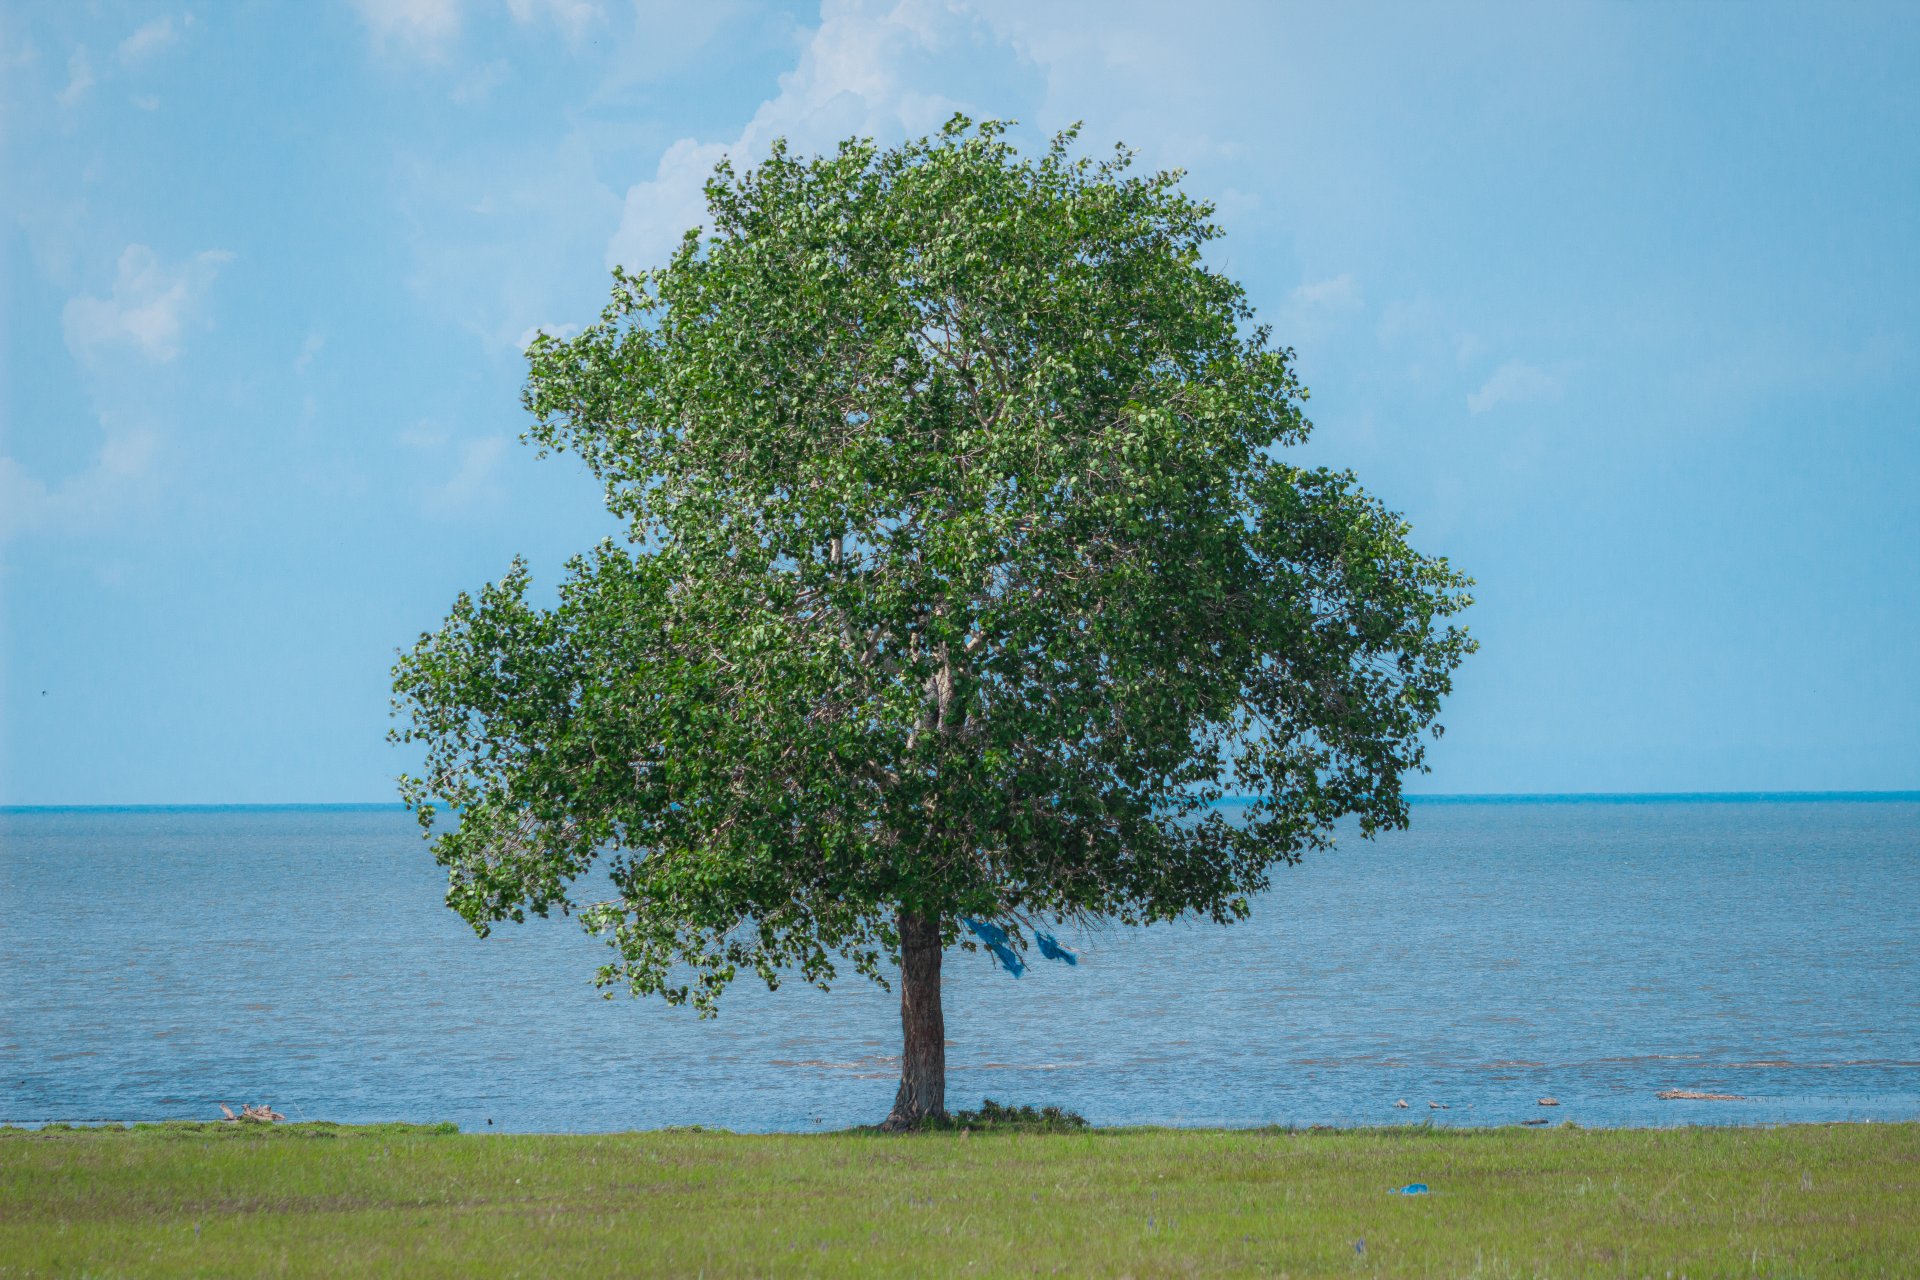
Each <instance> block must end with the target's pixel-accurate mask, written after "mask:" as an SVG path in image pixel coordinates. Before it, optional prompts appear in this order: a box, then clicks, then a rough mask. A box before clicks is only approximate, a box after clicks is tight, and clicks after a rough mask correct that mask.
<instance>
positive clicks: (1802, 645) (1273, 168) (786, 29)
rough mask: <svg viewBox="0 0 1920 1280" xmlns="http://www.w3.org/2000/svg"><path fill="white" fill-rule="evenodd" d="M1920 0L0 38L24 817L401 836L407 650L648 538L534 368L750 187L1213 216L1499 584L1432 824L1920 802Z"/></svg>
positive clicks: (11, 620) (550, 0)
mask: <svg viewBox="0 0 1920 1280" xmlns="http://www.w3.org/2000/svg"><path fill="white" fill-rule="evenodd" d="M1916 66H1920V6H1915V5H1912V4H1890V5H1884V6H1876V5H1870V4H1844V3H1843V4H1825V5H1808V4H1796V5H1768V4H1763V3H1749V4H1739V5H1734V4H1694V5H1651V4H1608V5H1586V4H1579V3H1565V4H1555V5H1533V4H1516V5H1502V6H1486V7H1480V6H1473V5H1447V6H1437V5H1424V4H1407V5H1383V6H1381V5H1376V6H1369V5H1324V4H1317V3H1316V4H1297V5H1296V4H1278V3H1249V4H1244V5H1236V4H1211V5H1210V4H1196V5H1188V4H1182V5H1171V4H1128V3H1115V0H1086V2H1084V3H1082V2H1076V0H1069V2H1066V3H1052V4H1046V5H1036V4H1033V3H1031V2H1030V0H978V3H975V2H973V0H954V2H952V3H947V2H944V0H885V2H882V3H873V4H864V3H845V2H842V0H828V2H827V3H824V4H819V5H816V4H806V3H794V4H785V5H778V4H759V3H749V2H746V0H717V2H708V3H702V4H699V5H685V4H677V3H657V4H656V3H645V2H643V3H639V4H633V3H629V2H627V0H505V2H504V3H496V2H494V0H384V2H382V0H354V2H351V3H348V2H345V0H338V2H321V0H316V3H312V4H299V5H281V4H267V3H247V2H242V0H235V2H233V3H219V4H204V3H203V4H199V5H189V6H186V7H179V6H177V5H168V4H147V3H124V4H123V3H116V2H112V0H98V2H94V3H86V4H61V3H51V2H47V3H25V4H16V5H9V6H7V7H6V9H5V10H4V11H0V86H3V87H0V203H3V204H4V210H5V221H4V243H3V244H0V804H94V803H100V804H105V803H119V804H132V803H276V802H333V801H383V800H391V799H393V798H394V788H393V781H392V779H393V776H394V775H395V774H396V773H398V772H400V771H401V770H402V769H404V768H406V767H407V766H408V765H409V763H410V759H409V757H407V755H406V754H405V752H404V751H403V750H402V749H400V748H396V747H393V746H391V745H389V744H388V743H387V742H386V740H385V733H386V730H387V728H388V725H389V723H390V720H389V706H388V702H389V697H390V690H389V684H390V678H389V674H388V673H389V669H390V667H391V665H392V663H393V660H394V657H395V653H396V650H397V649H398V648H400V647H403V646H407V645H410V644H411V643H412V641H413V639H414V638H415V637H416V636H417V635H418V634H419V633H420V632H421V631H422V630H424V629H427V628H429V627H432V626H434V625H436V624H437V622H438V620H439V619H440V618H441V617H442V616H443V615H444V613H445V611H446V609H447V606H448V605H449V604H450V603H451V601H452V599H453V597H454V596H455V594H457V593H458V592H459V591H461V590H463V589H468V588H474V587H477V586H479V585H480V584H482V583H484V582H487V581H491V580H493V579H496V578H498V577H499V576H500V575H501V574H502V573H503V572H504V571H505V570H506V568H507V566H508V564H509V562H510V560H511V558H512V557H513V556H514V555H516V554H523V555H525V556H527V557H528V558H529V560H530V561H531V562H532V564H533V566H534V570H535V573H536V575H537V577H538V579H539V580H542V581H546V582H549V583H550V582H552V581H553V580H554V579H555V578H556V577H557V576H558V573H559V569H560V566H561V564H562V562H563V561H564V559H565V558H566V557H567V556H568V555H570V554H572V553H573V552H575V551H578V550H582V549H584V548H586V547H587V546H589V545H591V544H592V543H593V542H594V541H596V540H598V539H599V538H600V537H602V536H603V535H605V534H608V533H610V532H613V531H614V525H613V524H612V522H611V520H610V518H609V517H608V516H607V515H606V513H605V511H604V508H603V507H602V505H601V502H600V495H599V492H598V490H597V488H596V486H595V485H594V484H593V483H592V482H591V480H590V479H589V478H588V477H587V476H586V475H585V473H584V472H583V471H582V470H581V469H580V467H579V465H578V463H577V462H576V461H575V460H573V459H570V458H549V459H545V460H541V459H539V458H537V457H536V456H535V453H534V451H533V450H532V449H531V448H529V447H527V446H525V445H523V444H521V443H520V442H519V440H518V436H519V433H520V431H521V430H522V429H523V427H524V426H525V416H524V412H523V410H522V409H521V408H520V405H519V389H520V386H521V383H522V381H523V377H524V360H523V357H522V355H521V348H522V347H523V345H524V343H525V342H526V341H527V340H528V339H529V338H530V336H531V335H532V334H533V333H534V332H536V331H538V330H539V329H542V328H544V329H547V330H549V331H551V332H555V333H561V334H564V333H568V332H571V331H572V330H573V329H575V328H577V327H578V326H580V325H582V324H583V323H587V322H590V321H591V320H592V319H594V318H595V317H596V316H597V314H598V312H599V309H600V307H601V305H602V304H603V302H604V300H605V299H606V296H607V291H608V287H609V283H610V278H609V270H610V268H611V267H612V266H613V265H614V264H616V263H621V264H626V265H629V266H634V267H643V266H647V265H651V264H653V263H656V262H658V261H660V260H661V259H662V257H663V255H664V252H665V250H666V247H667V246H668V245H670V244H671V243H673V242H674V241H676V240H677V239H678V237H679V234H680V233H681V231H683V230H684V229H685V228H686V227H687V226H690V225H693V224H695V223H697V222H699V221H701V218H702V207H701V202H700V197H699V186H700V182H701V179H702V177H703V176H704V174H705V173H706V172H707V171H708V170H709V169H710V168H711V167H712V165H713V164H714V162H715V161H716V160H718V159H720V158H722V157H731V158H733V159H734V160H735V161H736V162H740V163H751V162H752V161H753V160H754V159H755V158H757V157H759V156H762V155H764V154H765V152H766V149H767V146H768V144H769V143H770V142H771V141H772V140H773V139H774V138H776V137H782V136H784V137H786V138H787V139H789V141H790V143H791V144H792V145H793V146H794V147H795V148H796V149H799V150H803V151H811V150H819V149H825V148H828V147H831V146H832V145H833V144H834V143H835V142H837V141H838V140H839V139H841V138H843V137H847V136H851V135H855V134H859V135H865V136H871V137H874V138H877V139H879V140H881V141H882V142H894V141H898V140H900V139H902V138H905V137H909V136H918V135H920V134H923V133H925V132H927V131H929V130H932V129H934V128H937V127H938V125H939V124H940V123H941V122H942V121H943V120H944V119H946V118H947V117H948V116H949V115H951V114H952V113H953V112H954V111H956V110H961V111H965V112H967V113H968V114H970V115H972V116H974V117H976V118H983V117H997V118H1002V119H1012V120H1016V121H1018V122H1019V123H1018V125H1017V126H1016V127H1015V129H1014V133H1013V136H1014V137H1015V139H1016V140H1017V141H1019V142H1020V143H1021V144H1022V145H1023V146H1026V147H1035V146H1038V145H1040V144H1041V143H1043V142H1044V140H1045V139H1046V138H1048V137H1049V136H1051V135H1052V134H1053V133H1054V132H1055V131H1057V130H1059V129H1061V128H1063V127H1065V126H1067V125H1069V124H1071V123H1073V122H1075V121H1080V122H1083V134H1082V136H1083V139H1084V141H1085V145H1086V147H1087V148H1088V149H1089V150H1090V151H1093V152H1104V151H1106V150H1107V149H1108V148H1110V147H1111V146H1112V145H1113V144H1114V143H1115V142H1125V143H1127V144H1129V145H1131V146H1133V147H1135V148H1137V150H1138V151H1139V154H1140V163H1141V164H1143V165H1147V166H1151V167H1154V168H1172V167H1178V168H1181V169H1184V170H1185V171H1186V174H1187V177H1186V179H1185V184H1186V188H1187V190H1189V191H1190V192H1192V193H1193V194H1195V195H1197V196H1201V197H1204V198H1206V199H1209V200H1211V201H1213V202H1214V203H1215V204H1216V205H1217V207H1218V220H1219V222H1220V223H1221V225H1222V226H1223V227H1224V228H1225V230H1226V233H1227V234H1226V236H1225V237H1224V238H1223V239H1222V240H1220V241H1218V242H1216V244H1215V245H1214V247H1213V248H1214V252H1213V255H1212V259H1211V261H1212V263H1213V265H1215V266H1217V267H1219V268H1220V269H1222V270H1224V271H1227V272H1228V273H1229V274H1232V275H1234V276H1235V277H1236V278H1238V279H1239V280H1240V281H1242V283H1244V285H1245V286H1246V287H1247V289H1248V291H1249V294H1250V297H1251V300H1252V302H1253V304H1254V305H1255V307H1256V308H1257V309H1258V311H1259V312H1260V314H1261V315H1262V317H1263V318H1265V319H1266V320H1268V321H1270V322H1271V323H1272V325H1273V326H1274V328H1275V330H1276V334H1277V337H1278V338H1279V340H1281V341H1283V342H1285V343H1287V344H1288V345H1291V346H1293V347H1294V348H1295V349H1296V350H1297V352H1298V365H1299V369H1300V371H1301V374H1302V377H1303V378H1304V380H1305V381H1306V383H1307V384H1308V385H1309V386H1310V387H1311V389H1312V400H1311V402H1310V406H1309V410H1310V414H1311V416H1312V418H1313V420H1314V422H1315V424H1316V431H1315V435H1314V438H1313V440H1312V441H1311V442H1310V443H1309V444H1308V445H1306V446H1305V447H1303V448H1302V449H1301V450H1300V451H1299V452H1300V456H1301V458H1302V459H1303V460H1304V461H1308V462H1311V463H1314V464H1326V465H1334V466H1340V467H1349V468H1351V469H1353V470H1354V471H1355V472H1357V473H1358V475H1359V476H1360V478H1361V480H1362V482H1363V483H1364V484H1365V485H1366V486H1367V487H1368V488H1369V489H1371V490H1372V491H1373V492H1374V493H1376V494H1377V495H1379V496H1380V497H1381V498H1382V499H1383V500H1384V501H1385V502H1386V503H1388V504H1389V505H1390V506H1392V507H1393V508H1395V509H1396V510H1399V511H1401V512H1403V513H1404V514H1405V515H1406V516H1407V518H1408V519H1409V520H1410V521H1411V522H1412V524H1413V529H1414V535H1413V540H1414V542H1415V545H1416V546H1418V547H1420V548H1421V549H1422V550H1425V551H1429V552H1434V553H1439V554H1444V555H1446V556H1447V557H1449V558H1450V559H1451V560H1452V562H1453V563H1454V564H1456V565H1457V566H1458V567H1460V568H1461V569H1463V570H1464V571H1465V572H1467V573H1469V574H1471V575H1472V576H1473V577H1474V578H1475V579H1476V580H1477V582H1478V587H1477V589H1476V591H1475V595H1476V599H1477V603H1476V604H1475V605H1474V607H1473V609H1472V610H1471V611H1470V614H1469V616H1468V625H1469V626H1470V627H1471V629H1472V630H1473V632H1474V633H1475V634H1476V635H1477V636H1478V637H1479V639H1480V642H1481V650H1480V652H1479V653H1478V654H1477V655H1475V656H1474V657H1473V658H1472V659H1471V660H1470V661H1469V662H1468V664H1467V665H1466V666H1465V667H1464V668H1463V669H1462V671H1461V673H1460V675H1459V677H1458V679H1457V681H1456V686H1455V692H1454V694H1453V697H1452V700H1451V702H1450V704H1449V706H1448V708H1447V711H1446V714H1445V715H1444V717H1443V719H1444V722H1445V724H1446V726H1447V734H1446V736H1445V738H1444V739H1442V740H1441V741H1440V742H1439V743H1437V744H1436V745H1435V746H1434V748H1433V750H1432V752H1431V764H1432V772H1431V773H1430V774H1428V775H1426V776H1424V777H1419V778H1415V779H1413V780H1412V781H1411V782H1410V789H1413V790H1416V791H1425V792H1435V793H1455V794H1458V793H1489V792H1494V793H1498V792H1508V793H1538V792H1671V791H1729V790H1731V791H1752V790H1874V789H1912V788H1916V787H1920V661H1917V660H1916V659H1917V657H1920V568H1917V567H1916V563H1915V561H1916V553H1920V409H1917V408H1916V406H1917V405H1920V235H1916V231H1915V228H1916V226H1920V76H1916V75H1915V74H1914V73H1913V68H1914V67H1916Z"/></svg>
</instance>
